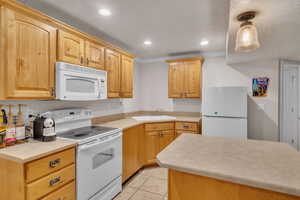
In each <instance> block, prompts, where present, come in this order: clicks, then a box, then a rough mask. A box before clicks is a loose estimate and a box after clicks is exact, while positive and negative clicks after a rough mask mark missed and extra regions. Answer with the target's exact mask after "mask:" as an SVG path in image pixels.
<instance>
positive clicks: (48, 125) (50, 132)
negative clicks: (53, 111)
mask: <svg viewBox="0 0 300 200" xmlns="http://www.w3.org/2000/svg"><path fill="white" fill-rule="evenodd" d="M33 138H34V139H35V140H39V141H42V142H50V141H54V140H55V139H56V133H55V122H54V120H53V119H52V118H50V117H45V116H43V115H39V116H37V117H36V118H35V120H34V121H33Z"/></svg>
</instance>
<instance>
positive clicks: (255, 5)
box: [227, 0, 300, 64]
mask: <svg viewBox="0 0 300 200" xmlns="http://www.w3.org/2000/svg"><path fill="white" fill-rule="evenodd" d="M230 5H231V6H230V20H229V31H228V33H229V34H228V43H227V63H228V64H235V63H242V62H249V61H252V60H262V59H274V58H276V59H278V58H281V59H289V60H300V37H299V31H300V20H299V19H300V0H231V3H230ZM249 10H255V11H258V15H257V17H256V18H255V19H254V23H255V25H256V27H257V29H258V35H259V40H260V44H261V47H260V48H259V49H257V50H256V51H254V52H252V53H237V52H235V50H234V47H235V37H236V32H237V30H238V28H239V25H240V23H239V22H238V21H237V20H236V16H237V15H238V14H240V13H241V12H244V11H249Z"/></svg>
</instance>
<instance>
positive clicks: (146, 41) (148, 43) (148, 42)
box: [144, 40, 152, 46]
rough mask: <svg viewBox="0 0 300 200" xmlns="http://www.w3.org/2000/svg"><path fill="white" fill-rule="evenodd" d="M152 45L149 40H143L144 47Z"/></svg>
mask: <svg viewBox="0 0 300 200" xmlns="http://www.w3.org/2000/svg"><path fill="white" fill-rule="evenodd" d="M151 44H152V42H151V41H150V40H145V41H144V45H147V46H150V45H151Z"/></svg>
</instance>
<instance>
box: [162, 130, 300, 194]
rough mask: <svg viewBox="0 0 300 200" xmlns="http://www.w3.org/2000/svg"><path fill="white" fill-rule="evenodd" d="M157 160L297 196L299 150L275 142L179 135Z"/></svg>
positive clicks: (299, 181)
mask: <svg viewBox="0 0 300 200" xmlns="http://www.w3.org/2000/svg"><path fill="white" fill-rule="evenodd" d="M157 161H158V163H159V164H160V165H161V166H162V167H166V168H170V169H174V170H178V171H182V172H186V173H190V174H196V175H200V176H206V177H210V178H215V179H219V180H224V181H229V182H233V183H237V184H242V185H247V186H252V187H256V188H262V189H267V190H271V191H275V192H281V193H286V194H290V195H296V196H300V153H299V152H297V151H296V150H294V149H293V148H292V147H290V146H289V145H287V144H283V143H279V142H268V141H257V140H240V139H229V138H223V137H209V136H200V135H193V134H182V135H181V136H180V137H178V138H177V139H176V140H175V141H174V142H173V143H172V144H170V145H169V146H168V147H167V148H166V149H164V150H163V151H162V152H161V153H159V154H158V156H157Z"/></svg>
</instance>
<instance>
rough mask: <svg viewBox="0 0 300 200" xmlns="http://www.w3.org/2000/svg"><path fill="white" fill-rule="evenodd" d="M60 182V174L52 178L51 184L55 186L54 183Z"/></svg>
mask: <svg viewBox="0 0 300 200" xmlns="http://www.w3.org/2000/svg"><path fill="white" fill-rule="evenodd" d="M59 182H60V176H58V177H56V178H54V179H52V180H50V182H49V186H54V185H56V184H57V183H59Z"/></svg>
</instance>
